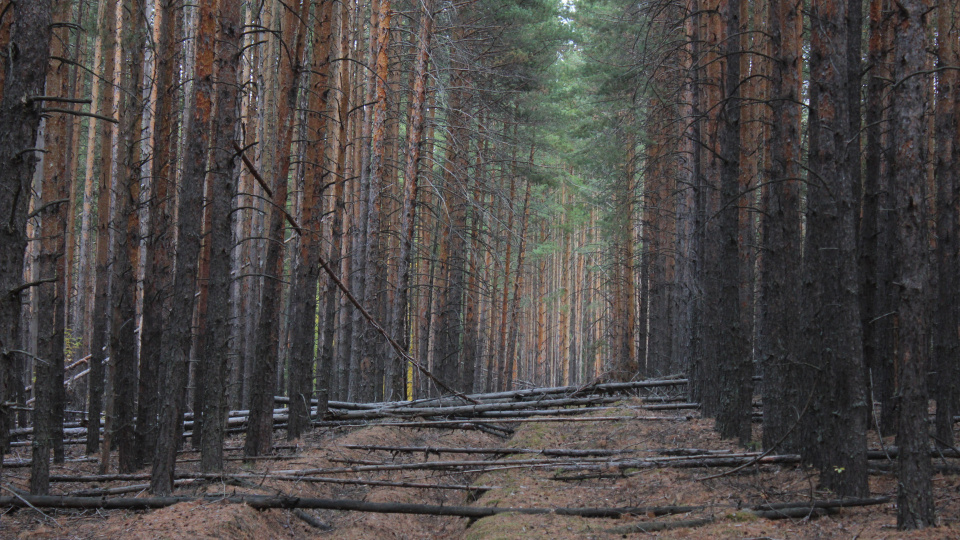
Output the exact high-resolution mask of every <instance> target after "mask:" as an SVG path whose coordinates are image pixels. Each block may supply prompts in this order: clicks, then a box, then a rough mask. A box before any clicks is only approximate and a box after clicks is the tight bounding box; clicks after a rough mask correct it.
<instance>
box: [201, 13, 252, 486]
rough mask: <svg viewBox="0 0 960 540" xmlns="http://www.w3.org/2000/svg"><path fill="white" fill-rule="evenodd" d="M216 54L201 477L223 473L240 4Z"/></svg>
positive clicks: (227, 20)
mask: <svg viewBox="0 0 960 540" xmlns="http://www.w3.org/2000/svg"><path fill="white" fill-rule="evenodd" d="M217 23H218V25H219V28H218V29H217V49H216V56H215V58H214V73H213V77H214V82H215V86H214V89H215V91H216V106H215V107H216V108H215V109H214V113H213V140H212V141H211V143H210V147H211V171H210V174H211V176H212V190H211V192H210V193H209V195H210V201H209V203H208V204H209V209H210V213H211V217H212V220H213V223H212V227H211V229H210V280H209V282H208V287H209V289H210V304H209V306H208V312H207V332H208V334H207V339H206V348H205V350H204V354H203V359H202V362H206V364H207V365H206V369H205V370H204V393H205V395H204V402H203V411H202V412H203V419H204V428H203V434H202V436H201V437H202V438H201V443H200V444H201V446H200V468H201V470H203V471H204V472H219V471H222V470H223V440H224V436H225V435H226V422H227V418H226V415H227V393H228V390H229V389H228V388H227V387H226V385H225V382H226V381H227V379H228V377H227V357H228V355H229V353H230V351H231V349H232V344H231V340H230V335H231V327H232V322H231V321H230V318H229V317H230V314H231V313H232V310H231V302H233V298H232V297H231V294H230V290H231V287H230V284H231V282H232V276H231V272H230V268H231V260H232V251H233V245H234V240H233V231H234V228H235V219H236V212H234V211H233V210H234V206H235V204H234V198H235V197H236V195H237V178H238V173H239V171H238V170H237V158H236V151H235V150H234V145H235V144H237V142H236V141H237V140H239V137H238V134H237V130H238V116H239V113H240V110H239V109H240V100H239V98H240V94H239V86H238V82H239V75H240V71H239V67H240V55H241V53H242V48H241V39H242V30H243V24H242V23H243V19H242V18H241V16H240V0H221V2H220V10H219V16H218V17H217Z"/></svg>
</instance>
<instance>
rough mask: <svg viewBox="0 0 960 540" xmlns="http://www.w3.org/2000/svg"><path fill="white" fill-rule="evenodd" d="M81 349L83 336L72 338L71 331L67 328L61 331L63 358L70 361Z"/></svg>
mask: <svg viewBox="0 0 960 540" xmlns="http://www.w3.org/2000/svg"><path fill="white" fill-rule="evenodd" d="M82 347H83V336H82V335H79V336H74V335H73V329H71V328H67V329H66V330H64V331H63V357H64V358H66V359H68V360H70V359H73V358H74V356H75V355H76V354H78V353H79V352H80V350H81V348H82Z"/></svg>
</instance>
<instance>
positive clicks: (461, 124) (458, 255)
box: [433, 66, 469, 391]
mask: <svg viewBox="0 0 960 540" xmlns="http://www.w3.org/2000/svg"><path fill="white" fill-rule="evenodd" d="M450 86H451V89H452V91H451V96H450V97H449V98H448V100H449V101H448V103H449V109H448V111H447V124H448V130H449V135H448V136H449V137H450V138H449V139H448V141H447V155H446V166H445V170H444V175H443V186H444V189H445V190H446V194H445V199H446V208H447V212H448V214H449V222H448V223H447V224H446V226H445V227H443V228H442V229H441V230H442V233H441V234H442V235H443V236H442V238H441V239H440V241H441V242H442V244H443V245H442V247H441V250H442V251H444V252H445V253H446V262H447V264H446V269H445V271H443V270H442V269H441V272H442V274H441V275H444V276H445V279H444V278H441V283H442V284H443V289H441V291H440V294H439V303H438V313H437V316H438V319H437V320H438V325H437V328H436V332H437V334H436V336H437V337H436V340H437V341H436V346H435V348H434V352H433V370H434V371H433V373H434V375H436V376H437V378H438V379H440V381H441V382H443V383H444V384H445V385H447V386H448V387H449V388H451V389H453V390H456V391H462V390H463V387H462V384H461V382H462V381H461V380H460V376H459V375H460V365H459V359H460V353H461V348H462V343H461V338H462V335H463V291H464V277H465V276H464V273H465V272H464V270H465V264H466V256H465V255H466V254H465V253H464V248H465V247H466V242H465V236H464V235H465V234H466V217H467V200H466V191H467V188H466V185H465V183H466V179H465V177H464V176H465V173H466V170H467V152H468V150H469V149H468V139H467V125H466V124H467V118H468V115H467V114H466V112H465V111H464V107H465V105H466V104H465V102H466V95H465V94H466V89H465V88H466V87H467V86H469V81H468V79H467V77H466V74H465V73H464V72H463V71H462V66H457V67H454V72H453V74H452V75H451V85H450Z"/></svg>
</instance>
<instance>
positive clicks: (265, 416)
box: [244, 0, 310, 456]
mask: <svg viewBox="0 0 960 540" xmlns="http://www.w3.org/2000/svg"><path fill="white" fill-rule="evenodd" d="M295 7H297V10H298V11H295V10H294V9H292V8H287V9H286V11H285V13H284V18H283V27H282V32H283V34H282V36H283V43H294V44H295V45H294V48H293V52H292V53H291V55H286V54H283V55H280V56H279V58H280V66H279V69H280V71H279V73H280V80H279V84H278V88H279V97H280V99H279V100H277V101H278V110H277V114H276V118H277V126H278V129H279V134H278V141H277V148H278V152H277V161H276V172H275V174H274V177H273V186H272V189H273V198H272V203H273V204H272V206H273V207H272V208H271V209H270V212H269V215H270V219H269V225H268V235H269V243H268V244H267V254H266V259H265V262H264V269H265V270H264V273H265V274H266V279H265V281H264V291H263V307H262V313H263V315H262V316H261V324H260V330H259V332H258V333H257V338H256V339H257V345H256V351H257V352H256V364H255V365H254V373H253V377H254V379H255V380H258V381H261V383H260V384H258V385H256V386H255V387H254V389H253V395H252V397H251V403H250V421H249V428H248V430H247V438H246V441H245V442H244V453H245V454H246V455H248V456H257V455H262V454H266V453H269V452H270V450H271V448H272V447H273V406H274V399H273V397H274V395H275V390H276V386H277V365H278V362H279V351H278V347H279V339H280V309H281V308H282V298H281V292H282V285H283V245H284V212H285V211H286V207H287V195H288V193H287V185H288V182H287V177H288V175H289V173H290V149H291V145H290V144H291V141H292V140H293V128H294V111H295V110H296V107H297V100H298V99H299V95H300V93H299V91H300V77H301V76H302V72H303V65H302V62H303V54H304V53H303V50H304V43H305V42H306V26H305V24H304V21H306V20H307V16H308V14H309V11H308V10H309V8H310V2H307V1H306V0H304V1H302V2H301V3H300V4H299V5H296V6H295ZM274 47H277V49H276V50H279V48H280V47H281V44H280V43H276V44H275V45H274ZM271 57H273V55H271Z"/></svg>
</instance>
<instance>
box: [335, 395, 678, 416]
mask: <svg viewBox="0 0 960 540" xmlns="http://www.w3.org/2000/svg"><path fill="white" fill-rule="evenodd" d="M620 400H621V398H619V397H602V396H596V397H588V398H564V399H550V400H542V401H521V402H515V403H484V404H480V405H463V406H456V407H395V408H384V409H373V410H365V411H347V412H343V413H331V414H330V418H333V419H336V420H354V419H372V418H382V417H389V416H421V417H429V416H476V415H479V414H481V413H485V412H491V411H515V410H521V409H531V408H535V407H541V408H542V407H569V406H576V405H593V404H597V403H613V402H615V401H620ZM663 405H664V404H660V405H651V407H658V406H659V407H662V406H663ZM666 405H671V404H666Z"/></svg>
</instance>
